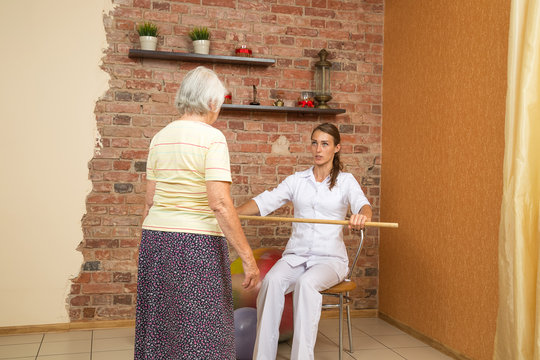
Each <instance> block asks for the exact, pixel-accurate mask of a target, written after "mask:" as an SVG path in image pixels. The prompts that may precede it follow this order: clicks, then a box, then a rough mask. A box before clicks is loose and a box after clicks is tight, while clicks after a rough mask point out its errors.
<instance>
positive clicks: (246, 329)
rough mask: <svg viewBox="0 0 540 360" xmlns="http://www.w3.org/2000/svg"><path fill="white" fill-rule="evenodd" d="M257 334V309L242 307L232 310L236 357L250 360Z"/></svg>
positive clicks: (241, 359)
mask: <svg viewBox="0 0 540 360" xmlns="http://www.w3.org/2000/svg"><path fill="white" fill-rule="evenodd" d="M256 336H257V310H256V309H254V308H251V307H243V308H239V309H236V310H234V344H235V347H236V359H238V360H251V359H252V356H253V348H254V346H255V337H256Z"/></svg>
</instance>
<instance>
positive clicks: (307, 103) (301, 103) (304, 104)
mask: <svg viewBox="0 0 540 360" xmlns="http://www.w3.org/2000/svg"><path fill="white" fill-rule="evenodd" d="M298 106H300V107H304V108H305V107H315V104H314V103H313V100H300V101H298Z"/></svg>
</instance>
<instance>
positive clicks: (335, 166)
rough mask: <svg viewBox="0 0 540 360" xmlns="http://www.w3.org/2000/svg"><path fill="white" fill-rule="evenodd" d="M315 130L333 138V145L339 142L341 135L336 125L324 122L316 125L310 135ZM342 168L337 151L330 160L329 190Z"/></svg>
mask: <svg viewBox="0 0 540 360" xmlns="http://www.w3.org/2000/svg"><path fill="white" fill-rule="evenodd" d="M315 131H322V132H323V133H327V134H328V135H330V136H332V137H333V138H334V145H338V144H339V143H341V136H340V135H339V130H338V129H337V127H336V126H335V125H333V124H330V123H324V124H321V125H319V126H317V127H316V128H315V129H313V132H312V133H311V137H313V134H315ZM341 170H343V163H342V162H341V160H340V159H339V151H338V152H336V153H335V154H334V160H333V161H332V170H330V185H329V186H328V187H329V189H330V190H332V188H333V187H334V186H335V185H336V181H337V177H338V175H339V172H340V171H341Z"/></svg>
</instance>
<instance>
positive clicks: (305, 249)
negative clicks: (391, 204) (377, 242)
mask: <svg viewBox="0 0 540 360" xmlns="http://www.w3.org/2000/svg"><path fill="white" fill-rule="evenodd" d="M329 181H330V177H327V178H326V179H325V180H324V181H323V182H320V183H319V182H317V181H316V180H315V176H314V175H313V167H311V168H310V169H308V170H305V171H300V172H297V173H295V174H293V175H290V176H288V177H287V178H286V179H285V180H284V181H283V182H281V183H280V184H279V185H278V186H277V187H276V188H275V189H273V190H272V191H265V192H263V193H262V194H260V195H258V196H256V197H255V198H253V200H255V202H256V203H257V206H258V207H259V211H260V213H261V215H262V216H266V215H268V214H269V213H271V212H272V211H274V210H276V209H278V208H280V207H281V206H283V205H285V204H286V203H287V202H289V201H292V203H293V206H294V217H296V218H310V219H330V220H344V219H345V216H346V215H347V210H348V208H349V206H350V207H351V212H352V213H353V214H357V213H358V212H359V211H360V209H361V208H362V207H363V206H364V205H369V201H368V199H367V198H366V196H365V195H364V192H363V191H362V189H361V188H360V184H358V182H357V181H356V179H355V178H354V176H353V175H352V174H350V173H344V172H341V173H340V174H339V175H338V178H337V181H336V185H335V186H334V187H333V188H332V190H330V189H329V188H328V184H329ZM342 229H343V226H339V225H329V224H308V223H293V225H292V234H291V237H290V239H289V241H288V242H287V246H286V248H285V251H284V252H283V258H284V260H286V261H287V263H289V264H290V265H291V266H297V265H300V264H303V263H307V264H306V266H307V267H308V268H309V267H310V266H311V265H313V264H315V263H321V262H326V260H331V261H334V262H335V261H336V260H337V259H339V260H341V262H342V263H343V265H345V267H347V265H348V257H347V250H346V248H345V244H344V243H343V231H342ZM336 258H337V259H336ZM340 267H341V266H340Z"/></svg>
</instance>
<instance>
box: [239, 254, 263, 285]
mask: <svg viewBox="0 0 540 360" xmlns="http://www.w3.org/2000/svg"><path fill="white" fill-rule="evenodd" d="M242 266H243V267H244V281H243V282H242V286H243V287H244V289H246V290H248V291H249V290H253V289H256V288H258V287H259V286H260V284H261V279H260V274H259V268H258V267H257V263H256V262H255V261H253V262H252V263H250V264H247V263H245V262H243V261H242Z"/></svg>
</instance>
